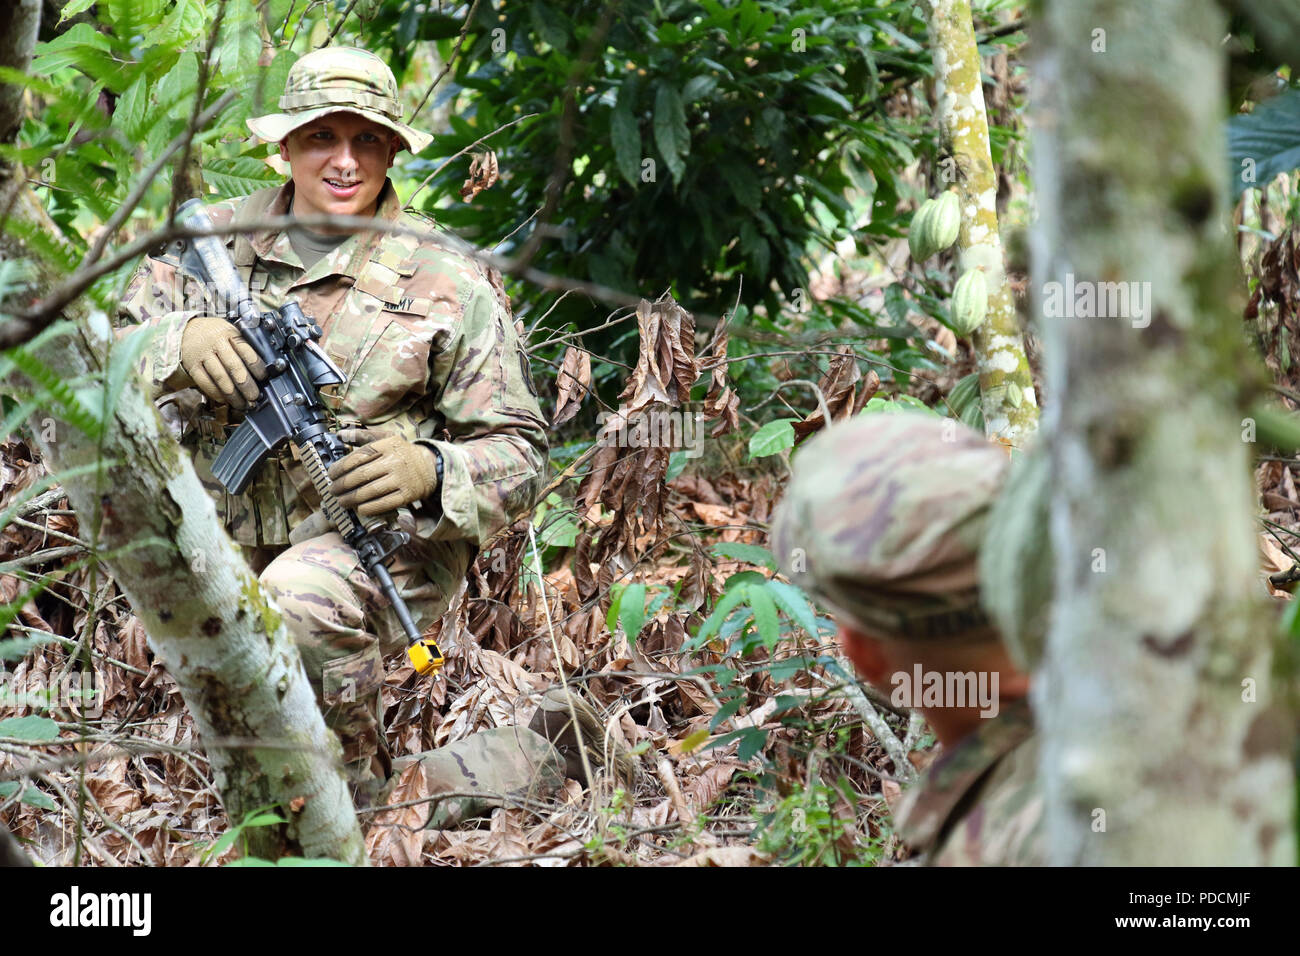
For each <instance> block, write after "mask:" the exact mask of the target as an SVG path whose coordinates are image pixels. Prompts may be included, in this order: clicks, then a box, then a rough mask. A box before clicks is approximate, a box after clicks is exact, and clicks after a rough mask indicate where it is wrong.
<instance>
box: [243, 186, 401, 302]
mask: <svg viewBox="0 0 1300 956" xmlns="http://www.w3.org/2000/svg"><path fill="white" fill-rule="evenodd" d="M293 191H294V190H293V180H292V179H290V180H288V181H287V182H286V183H285V184H284V185H283V186H281V187H280V189H279V191H278V192H277V193H276V194H275V196H274V198H272V200H271V204H270V206H268V207H267V210H266V214H267V216H287V215H288V214H289V206H290V204H291V202H292V200H293ZM401 214H402V202H401V200H400V199H398V198H397V190H396V189H394V188H393V181H392V180H391V179H389V178H388V177H385V178H384V188H383V189H381V190H380V191H379V197H378V201H377V203H376V206H375V218H376V219H383V220H386V221H388V222H394V221H396V220H397V219H398V217H399V216H401ZM387 235H388V234H387V233H384V232H379V231H368V230H363V231H361V232H357V233H354V234H353V235H351V236H349V237H348V239H347V240H346V241H345V242H343V243H341V244H340V245H339V247H338V248H337V249H335V250H334V251H333V252H331V253H329V254H328V255H326V256H324V257H323V258H322V259H321V260H320V261H319V262H317V263H316V264H315V265H314V266H312V267H311V269H309V270H307V272H306V273H304V274H303V276H302V277H301V278H299V279H298V281H297V282H295V283H294V285H295V286H296V285H300V284H303V283H304V282H315V281H317V280H318V279H324V278H326V277H327V276H334V275H344V276H347V277H349V278H350V279H352V280H353V281H356V278H357V275H358V273H359V272H360V271H361V269H362V267H363V266H364V265H365V264H366V261H367V260H368V259H369V258H370V257H371V254H372V253H373V252H374V251H375V249H376V247H377V246H378V245H379V244H380V243H382V242H383V241H384V238H385V237H386V236H387ZM250 242H251V243H252V246H253V251H254V252H255V253H257V257H258V258H259V259H266V260H268V261H271V262H279V263H281V264H283V265H287V266H292V267H295V268H298V269H301V268H302V260H300V259H299V258H298V254H297V253H296V252H294V251H293V246H292V244H291V243H290V242H289V236H288V233H286V232H285V231H284V230H278V231H270V230H268V231H265V232H258V233H254V234H253V236H252V237H251V239H250Z"/></svg>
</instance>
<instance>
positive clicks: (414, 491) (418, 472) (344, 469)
mask: <svg viewBox="0 0 1300 956" xmlns="http://www.w3.org/2000/svg"><path fill="white" fill-rule="evenodd" d="M329 476H330V480H331V481H332V482H333V485H332V490H333V491H334V496H335V497H336V498H338V500H339V504H341V505H343V507H345V508H351V509H353V510H354V511H356V512H357V514H360V515H363V516H366V517H369V516H370V515H378V514H383V513H384V512H386V511H392V510H394V509H396V508H400V507H402V506H403V505H409V504H410V503H411V502H413V501H423V500H424V499H425V498H428V497H429V496H430V495H432V494H433V493H434V492H435V491H437V490H438V470H437V458H436V456H435V455H434V453H433V451H432V450H430V449H429V448H426V447H424V446H423V445H415V444H412V443H411V442H409V441H407V440H406V439H405V438H402V437H401V436H400V435H389V436H388V437H387V438H380V439H378V440H377V441H372V442H370V443H369V444H366V445H362V446H361V447H360V448H358V449H356V450H355V451H353V452H350V453H349V454H347V455H345V456H344V457H342V458H340V459H339V460H338V461H336V462H335V463H334V464H333V465H332V466H331V467H330V470H329Z"/></svg>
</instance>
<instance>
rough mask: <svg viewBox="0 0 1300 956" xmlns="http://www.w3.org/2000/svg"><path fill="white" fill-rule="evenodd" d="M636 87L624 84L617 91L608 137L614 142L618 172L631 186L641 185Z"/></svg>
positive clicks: (631, 84) (639, 132) (632, 84)
mask: <svg viewBox="0 0 1300 956" xmlns="http://www.w3.org/2000/svg"><path fill="white" fill-rule="evenodd" d="M636 96H637V86H636V84H635V83H624V84H623V85H622V87H620V88H619V91H618V103H617V104H616V105H615V106H614V112H613V113H612V114H611V115H610V118H609V135H610V138H611V139H612V140H613V141H614V159H615V161H616V162H617V163H618V171H619V172H620V173H622V174H623V178H624V179H626V180H627V181H628V182H629V183H631V184H632V185H633V186H638V185H640V183H641V160H642V159H643V157H642V155H641V125H640V124H639V123H638V122H637V118H636V112H635V100H636Z"/></svg>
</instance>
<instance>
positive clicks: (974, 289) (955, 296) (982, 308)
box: [950, 269, 989, 335]
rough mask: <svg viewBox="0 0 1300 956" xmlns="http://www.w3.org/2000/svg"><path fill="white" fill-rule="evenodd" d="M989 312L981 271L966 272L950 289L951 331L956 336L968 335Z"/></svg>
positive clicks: (987, 292)
mask: <svg viewBox="0 0 1300 956" xmlns="http://www.w3.org/2000/svg"><path fill="white" fill-rule="evenodd" d="M988 310H989V291H988V284H987V283H986V282H985V280H984V272H983V270H981V269H971V270H969V271H968V272H966V274H965V275H963V276H962V277H961V278H960V279H958V280H957V284H956V285H955V286H953V289H952V302H951V308H950V312H951V314H952V322H951V325H952V330H953V331H954V332H956V333H957V334H958V335H970V334H971V333H972V332H974V331H975V330H976V329H977V328H979V327H980V324H981V323H982V322H983V321H984V317H985V316H986V315H987V314H988Z"/></svg>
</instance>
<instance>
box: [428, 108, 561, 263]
mask: <svg viewBox="0 0 1300 956" xmlns="http://www.w3.org/2000/svg"><path fill="white" fill-rule="evenodd" d="M537 115H538V114H536V113H525V114H524V115H523V116H516V117H515V118H514V119H512V120H511V121H510V122H509V123H504V124H502V125H501V126H498V127H497V128H496V129H494V130H493V131H492V132H490V133H487V134H485V135H483V136H480V137H479V138H478V139H476V140H474V142H472V143H470V144H469V145H468V146H466V147H465V148H464V149H462V150H459V151H457V152H455V153H452V154H451V155H450V156H448V157H447V158H446V159H444V160H443V161H442V162H441V163H440V164H439V165H438V168H437V169H435V170H434V171H433V172H431V173H430V174H429V175H428V176H426V177H424V182H422V183H420V185H418V186H416V187H415V192H413V193H411V198H410V199H408V200H407V201H406V208H407V209H410V208H411V207H412V206H414V205H415V197H416V196H418V195H420V192H421V190H423V189H424V187H425V186H427V185H429V183H431V182H432V181H433V178H434V177H435V176H437V175H438V174H439V173H440V172H442V171H443V170H444V169H446V168H447V166H448V165H450V163H451V161H452V160H453V159H456V157H458V156H464V155H465V154H466V153H468V152H469V151H470V150H471V149H473V148H474V147H475V146H477V145H478V144H479V143H482V142H486V141H487V140H489V139H491V138H492V137H493V136H495V135H496V134H497V133H499V132H501V131H502V130H503V129H509V128H510V127H512V126H514V125H515V124H516V123H518V122H521V121H522V120H526V119H528V118H529V117H532V116H537ZM533 215H536V213H534V214H533ZM516 231H518V230H516ZM511 235H514V233H511ZM497 245H501V243H499V242H498V243H497Z"/></svg>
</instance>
